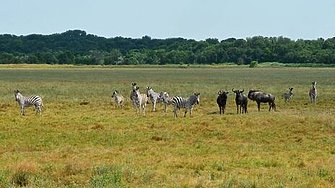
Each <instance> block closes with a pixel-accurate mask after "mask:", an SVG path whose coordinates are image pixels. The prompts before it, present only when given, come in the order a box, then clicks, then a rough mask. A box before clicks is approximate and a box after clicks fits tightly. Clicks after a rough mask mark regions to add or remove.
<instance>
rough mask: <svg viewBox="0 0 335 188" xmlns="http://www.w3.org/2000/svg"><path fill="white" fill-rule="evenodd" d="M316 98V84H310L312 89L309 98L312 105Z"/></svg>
mask: <svg viewBox="0 0 335 188" xmlns="http://www.w3.org/2000/svg"><path fill="white" fill-rule="evenodd" d="M316 96H317V91H316V82H312V88H311V89H310V90H309V98H310V100H311V103H312V104H316Z"/></svg>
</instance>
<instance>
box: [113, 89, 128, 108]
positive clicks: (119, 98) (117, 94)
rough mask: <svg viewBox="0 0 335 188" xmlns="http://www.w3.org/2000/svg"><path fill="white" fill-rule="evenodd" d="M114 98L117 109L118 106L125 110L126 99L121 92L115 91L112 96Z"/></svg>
mask: <svg viewBox="0 0 335 188" xmlns="http://www.w3.org/2000/svg"><path fill="white" fill-rule="evenodd" d="M113 97H114V98H115V108H117V107H118V106H120V107H121V108H123V106H124V103H125V101H124V97H123V96H122V95H121V94H120V92H119V91H117V90H115V91H114V92H113V94H112V98H113Z"/></svg>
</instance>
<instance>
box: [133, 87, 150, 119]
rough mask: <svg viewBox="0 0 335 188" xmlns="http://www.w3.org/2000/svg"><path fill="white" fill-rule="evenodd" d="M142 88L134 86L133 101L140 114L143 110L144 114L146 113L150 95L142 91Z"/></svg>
mask: <svg viewBox="0 0 335 188" xmlns="http://www.w3.org/2000/svg"><path fill="white" fill-rule="evenodd" d="M139 89H140V88H139V87H138V86H135V88H134V90H133V91H134V96H133V103H134V106H135V108H136V113H137V114H140V113H141V110H142V113H143V115H145V106H146V104H147V102H148V97H147V95H146V94H141V93H140V90H139Z"/></svg>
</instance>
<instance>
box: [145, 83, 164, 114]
mask: <svg viewBox="0 0 335 188" xmlns="http://www.w3.org/2000/svg"><path fill="white" fill-rule="evenodd" d="M147 96H148V97H149V98H150V101H151V103H152V111H153V112H155V111H156V103H160V102H162V99H161V97H160V94H159V93H156V92H155V91H154V90H153V89H152V87H147Z"/></svg>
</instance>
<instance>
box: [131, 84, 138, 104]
mask: <svg viewBox="0 0 335 188" xmlns="http://www.w3.org/2000/svg"><path fill="white" fill-rule="evenodd" d="M136 87H137V83H135V82H133V83H131V92H130V100H131V101H132V102H133V106H134V108H136V104H135V101H134V98H135V90H136Z"/></svg>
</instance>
